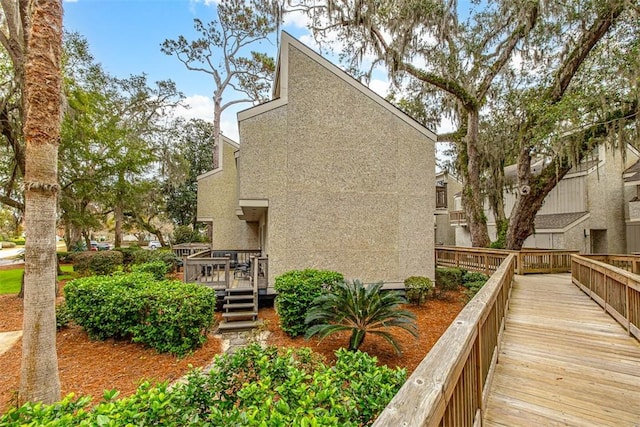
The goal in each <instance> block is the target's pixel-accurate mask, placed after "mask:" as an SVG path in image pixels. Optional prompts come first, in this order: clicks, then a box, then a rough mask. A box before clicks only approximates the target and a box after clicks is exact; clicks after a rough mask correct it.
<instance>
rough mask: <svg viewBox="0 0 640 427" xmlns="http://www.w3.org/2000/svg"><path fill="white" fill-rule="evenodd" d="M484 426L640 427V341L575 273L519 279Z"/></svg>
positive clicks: (513, 295)
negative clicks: (575, 280)
mask: <svg viewBox="0 0 640 427" xmlns="http://www.w3.org/2000/svg"><path fill="white" fill-rule="evenodd" d="M483 425H484V426H531V425H540V426H640V343H638V341H636V340H635V339H634V338H632V337H630V336H629V335H628V334H627V332H626V331H625V330H624V329H623V328H622V326H620V325H619V324H618V323H617V322H616V321H615V320H614V319H613V318H612V317H610V316H609V315H608V314H606V313H605V312H604V311H603V310H602V308H601V307H599V306H598V305H597V304H596V303H595V302H593V301H592V300H591V299H590V298H589V297H588V296H587V295H585V294H584V293H583V292H582V291H581V290H580V289H579V288H578V287H577V286H575V285H573V284H572V283H571V276H570V275H568V274H545V275H527V276H516V279H515V283H514V288H513V290H512V294H511V301H510V304H509V312H508V315H507V320H506V326H505V331H504V336H503V342H502V345H501V347H500V352H499V355H498V364H497V365H496V369H495V374H494V378H493V382H492V385H491V389H490V390H489V398H488V402H487V408H486V410H485V416H484V420H483Z"/></svg>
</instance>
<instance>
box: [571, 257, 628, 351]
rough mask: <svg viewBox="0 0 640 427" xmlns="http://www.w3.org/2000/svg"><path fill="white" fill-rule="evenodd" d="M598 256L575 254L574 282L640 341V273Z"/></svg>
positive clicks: (573, 266) (572, 265)
mask: <svg viewBox="0 0 640 427" xmlns="http://www.w3.org/2000/svg"><path fill="white" fill-rule="evenodd" d="M615 257H618V255H616V256H615ZM594 258H595V256H589V257H586V256H581V255H580V256H579V255H573V256H572V257H571V281H572V282H573V283H574V284H575V285H576V286H578V287H579V288H580V289H582V291H583V292H584V293H586V294H587V295H589V297H591V299H593V300H594V301H595V302H596V303H598V305H600V306H601V307H602V308H603V309H604V310H605V312H607V313H608V314H609V315H611V317H613V318H614V319H615V320H616V321H617V322H618V323H620V324H621V325H622V326H623V327H624V328H625V329H626V330H627V332H628V333H629V334H630V335H631V336H634V337H635V338H636V339H637V340H638V341H640V276H639V275H637V274H634V273H631V272H629V271H626V270H623V269H622V268H619V267H616V266H614V265H610V264H608V263H605V262H602V261H598V260H596V259H594ZM635 258H638V257H635Z"/></svg>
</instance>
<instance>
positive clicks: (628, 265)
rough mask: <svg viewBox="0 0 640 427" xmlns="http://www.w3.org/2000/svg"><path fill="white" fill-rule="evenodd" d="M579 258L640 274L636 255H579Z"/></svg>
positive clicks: (639, 260)
mask: <svg viewBox="0 0 640 427" xmlns="http://www.w3.org/2000/svg"><path fill="white" fill-rule="evenodd" d="M581 256H583V257H585V258H589V259H592V260H596V261H601V262H604V263H606V264H611V265H613V266H615V267H618V268H621V269H623V270H627V271H629V272H631V273H634V274H640V256H638V255H637V254H632V255H626V254H581Z"/></svg>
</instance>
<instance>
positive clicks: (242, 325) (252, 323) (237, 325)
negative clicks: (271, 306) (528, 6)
mask: <svg viewBox="0 0 640 427" xmlns="http://www.w3.org/2000/svg"><path fill="white" fill-rule="evenodd" d="M256 326H258V321H257V320H242V321H235V322H221V323H220V324H219V325H218V331H241V330H246V329H253V328H255V327H256Z"/></svg>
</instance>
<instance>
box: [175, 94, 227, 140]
mask: <svg viewBox="0 0 640 427" xmlns="http://www.w3.org/2000/svg"><path fill="white" fill-rule="evenodd" d="M184 104H185V106H179V107H177V108H176V109H175V111H174V114H175V115H176V116H178V117H182V118H184V119H187V120H189V119H202V120H206V121H208V122H211V121H213V100H212V99H211V98H210V97H208V96H204V95H197V94H196V95H191V96H187V97H186V98H185V100H184ZM220 130H221V131H222V133H223V134H224V135H225V136H228V137H229V138H231V139H233V140H234V141H238V122H237V120H236V111H231V110H227V111H225V112H224V113H223V114H222V119H221V121H220Z"/></svg>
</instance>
